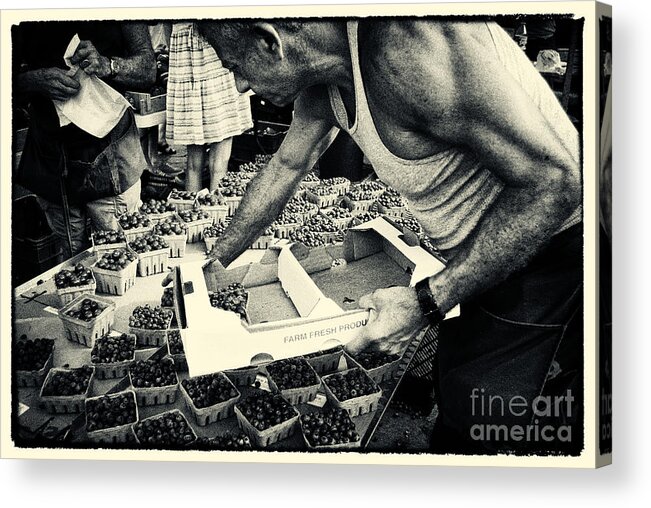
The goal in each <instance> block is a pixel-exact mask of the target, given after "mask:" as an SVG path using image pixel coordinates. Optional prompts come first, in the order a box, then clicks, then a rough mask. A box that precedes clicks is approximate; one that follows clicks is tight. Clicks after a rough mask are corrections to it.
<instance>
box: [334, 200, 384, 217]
mask: <svg viewBox="0 0 651 508" xmlns="http://www.w3.org/2000/svg"><path fill="white" fill-rule="evenodd" d="M375 202H376V201H375V198H373V199H359V200H358V199H351V198H350V196H344V199H343V200H342V204H343V205H344V206H345V207H346V208H348V209H349V210H350V212H351V213H352V214H353V215H355V214H358V213H362V212H366V211H368V210H369V209H370V208H371V206H373V203H375Z"/></svg>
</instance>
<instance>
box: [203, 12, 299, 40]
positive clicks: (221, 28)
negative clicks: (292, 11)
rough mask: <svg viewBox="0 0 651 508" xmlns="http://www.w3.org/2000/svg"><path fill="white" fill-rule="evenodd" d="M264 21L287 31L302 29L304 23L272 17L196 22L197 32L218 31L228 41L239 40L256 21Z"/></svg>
mask: <svg viewBox="0 0 651 508" xmlns="http://www.w3.org/2000/svg"><path fill="white" fill-rule="evenodd" d="M261 21H265V22H268V23H271V24H273V25H274V26H275V27H277V28H279V29H280V30H283V31H285V32H289V33H297V32H299V31H301V30H302V28H303V27H304V25H305V22H304V21H297V20H294V19H286V18H272V19H247V20H241V19H233V20H231V19H225V20H214V19H211V20H200V21H198V22H197V26H198V28H199V32H200V33H202V34H204V35H205V34H206V33H210V32H212V31H218V32H219V35H220V36H221V37H223V38H225V39H226V40H228V41H229V42H235V41H237V40H239V39H240V38H241V37H242V36H243V35H249V34H251V33H252V30H253V27H254V25H255V24H256V23H259V22H261Z"/></svg>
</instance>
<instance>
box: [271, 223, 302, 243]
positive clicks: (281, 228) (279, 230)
mask: <svg viewBox="0 0 651 508" xmlns="http://www.w3.org/2000/svg"><path fill="white" fill-rule="evenodd" d="M300 227H301V225H300V224H298V223H296V224H277V225H275V226H274V230H275V231H276V238H281V239H287V238H289V234H290V233H291V232H292V231H296V230H297V229H298V228H300Z"/></svg>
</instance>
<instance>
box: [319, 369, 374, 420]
mask: <svg viewBox="0 0 651 508" xmlns="http://www.w3.org/2000/svg"><path fill="white" fill-rule="evenodd" d="M355 368H358V369H359V367H353V369H346V370H344V371H341V372H336V373H334V374H329V375H327V376H324V377H323V389H324V391H325V393H326V397H327V398H328V401H329V402H330V404H332V405H333V406H334V407H336V408H337V409H345V410H346V411H348V414H349V415H350V416H351V417H354V416H360V415H363V414H366V413H370V412H372V411H375V410H376V409H377V405H378V402H379V400H380V398H381V397H382V389H381V388H380V387H379V386H377V383H376V384H375V386H376V388H377V391H376V392H374V393H370V394H368V395H362V396H360V397H354V398H352V399H348V400H344V401H340V400H339V399H338V398H337V397H335V394H334V393H332V390H330V387H329V386H328V379H329V378H330V377H332V376H334V375H335V374H346V373H348V372H350V371H351V370H354V369H355ZM360 370H361V371H362V372H366V371H364V369H360Z"/></svg>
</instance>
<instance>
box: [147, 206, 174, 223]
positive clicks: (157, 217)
mask: <svg viewBox="0 0 651 508" xmlns="http://www.w3.org/2000/svg"><path fill="white" fill-rule="evenodd" d="M141 213H144V212H141ZM175 213H176V212H175V211H174V210H168V211H167V212H162V213H145V215H146V216H147V217H148V218H149V220H151V221H152V222H153V223H154V225H156V224H158V223H159V222H160V221H162V220H165V219H169V218H170V217H174V214H175Z"/></svg>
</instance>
